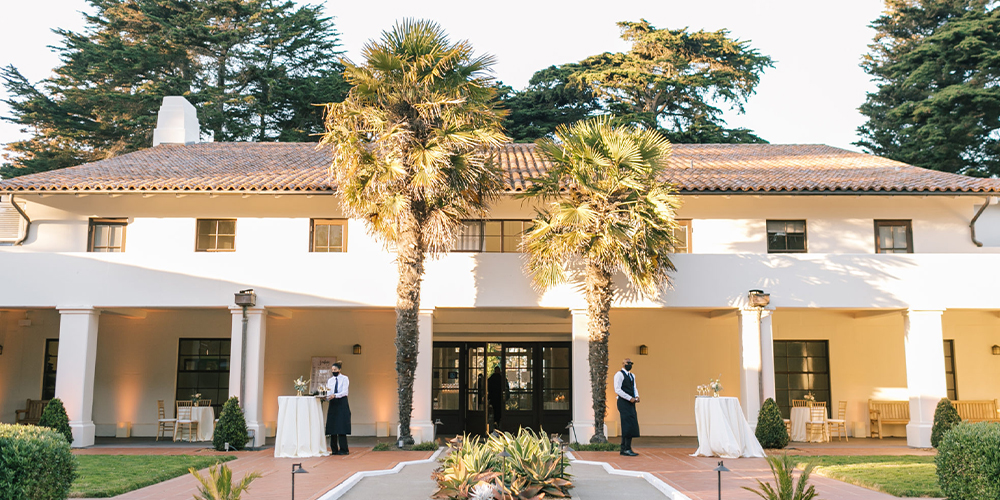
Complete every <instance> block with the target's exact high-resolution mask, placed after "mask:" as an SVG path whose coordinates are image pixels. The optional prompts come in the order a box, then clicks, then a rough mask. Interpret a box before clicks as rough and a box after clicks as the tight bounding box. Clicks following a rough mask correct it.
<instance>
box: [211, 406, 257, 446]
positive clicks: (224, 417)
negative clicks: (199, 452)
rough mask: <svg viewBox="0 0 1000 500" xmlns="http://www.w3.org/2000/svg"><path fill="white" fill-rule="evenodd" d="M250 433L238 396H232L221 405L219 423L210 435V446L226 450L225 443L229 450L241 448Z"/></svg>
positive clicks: (245, 443)
mask: <svg viewBox="0 0 1000 500" xmlns="http://www.w3.org/2000/svg"><path fill="white" fill-rule="evenodd" d="M249 439H250V434H249V433H248V432H247V420H246V417H244V416H243V409H242V408H240V398H238V397H236V396H233V397H231V398H229V401H226V404H224V405H223V406H222V413H221V414H219V423H218V424H216V426H215V433H214V434H213V435H212V446H213V447H214V448H215V449H216V450H218V451H226V443H229V449H230V450H237V451H238V450H242V449H243V448H244V447H246V445H247V440H249Z"/></svg>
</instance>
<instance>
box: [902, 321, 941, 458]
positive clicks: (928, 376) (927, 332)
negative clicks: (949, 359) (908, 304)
mask: <svg viewBox="0 0 1000 500" xmlns="http://www.w3.org/2000/svg"><path fill="white" fill-rule="evenodd" d="M943 312H944V311H941V310H915V309H908V310H907V311H906V312H905V313H904V314H903V329H904V338H903V341H904V346H905V352H906V388H907V392H908V393H909V396H910V423H909V424H907V425H906V444H907V445H909V446H912V447H915V448H930V447H931V427H933V426H934V410H935V408H936V407H937V404H938V401H940V400H941V398H945V397H948V386H947V382H945V378H944V333H943V330H942V327H941V314H942V313H943Z"/></svg>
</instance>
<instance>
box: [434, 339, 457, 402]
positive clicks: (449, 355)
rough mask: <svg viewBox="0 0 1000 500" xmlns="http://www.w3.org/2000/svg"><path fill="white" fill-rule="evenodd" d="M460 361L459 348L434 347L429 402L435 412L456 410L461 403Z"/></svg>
mask: <svg viewBox="0 0 1000 500" xmlns="http://www.w3.org/2000/svg"><path fill="white" fill-rule="evenodd" d="M461 359H462V353H461V348H459V347H457V346H450V347H435V348H434V356H433V361H432V363H431V364H432V367H431V371H432V373H433V377H432V380H431V402H432V404H433V406H432V408H433V409H435V410H458V409H459V404H460V403H461V401H460V398H461V396H460V395H459V383H460V382H459V378H458V377H459V371H460V367H459V362H460V361H461Z"/></svg>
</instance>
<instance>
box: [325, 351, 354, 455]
mask: <svg viewBox="0 0 1000 500" xmlns="http://www.w3.org/2000/svg"><path fill="white" fill-rule="evenodd" d="M340 367H341V364H340V362H339V361H338V362H336V363H334V364H333V366H332V367H330V371H331V375H332V376H331V377H330V380H327V381H326V387H327V389H328V390H329V391H330V392H329V393H328V395H327V396H326V399H329V400H330V408H329V409H328V410H327V414H326V433H327V434H328V435H329V436H330V452H331V453H332V454H334V455H347V454H348V453H349V451H348V449H347V435H348V434H350V433H351V404H350V403H348V402H347V393H348V392H349V388H350V384H351V381H350V379H348V378H347V375H343V374H341V373H340Z"/></svg>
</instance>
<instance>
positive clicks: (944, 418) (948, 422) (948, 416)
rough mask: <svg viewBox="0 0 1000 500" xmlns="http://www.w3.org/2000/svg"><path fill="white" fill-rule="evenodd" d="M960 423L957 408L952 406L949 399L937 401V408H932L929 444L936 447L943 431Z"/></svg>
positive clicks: (943, 433)
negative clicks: (932, 422)
mask: <svg viewBox="0 0 1000 500" xmlns="http://www.w3.org/2000/svg"><path fill="white" fill-rule="evenodd" d="M960 423H962V417H960V416H958V410H956V409H955V407H954V406H952V404H951V401H949V400H948V398H942V399H941V401H938V404H937V409H935V410H934V427H932V428H931V446H933V447H935V448H937V447H938V445H939V444H941V438H943V437H944V435H945V433H946V432H948V431H950V430H951V428H952V427H955V426H956V425H958V424H960Z"/></svg>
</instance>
